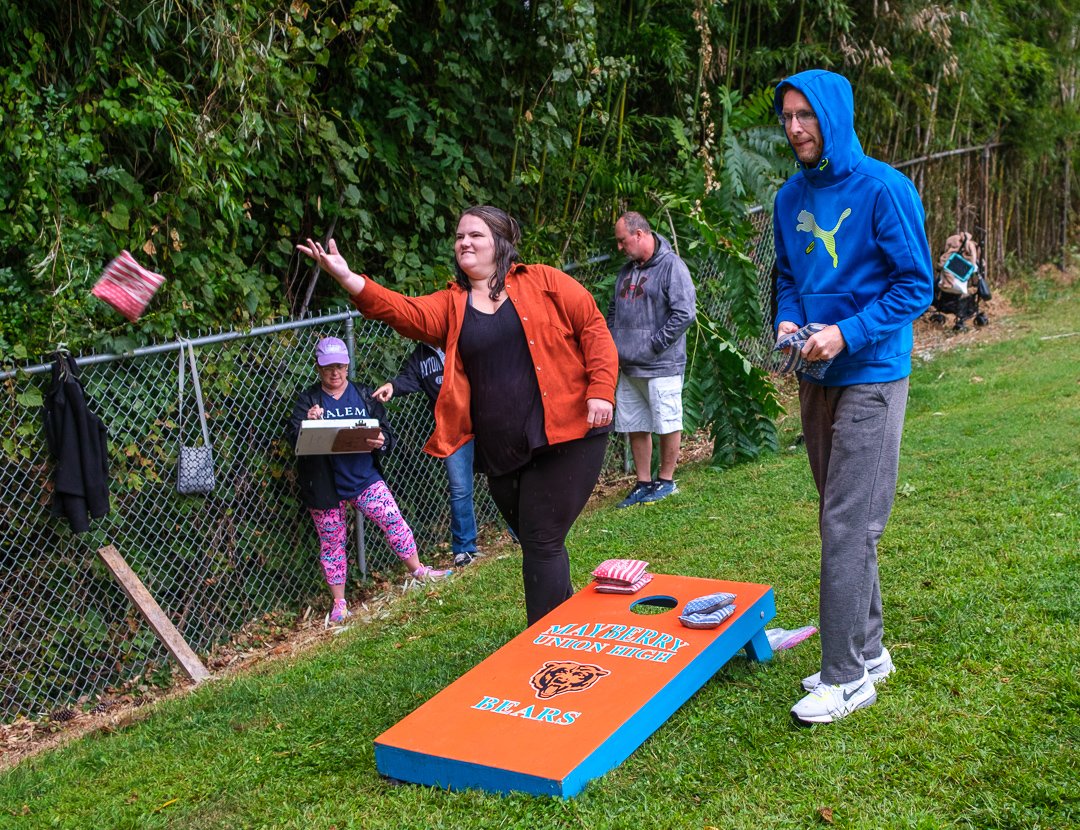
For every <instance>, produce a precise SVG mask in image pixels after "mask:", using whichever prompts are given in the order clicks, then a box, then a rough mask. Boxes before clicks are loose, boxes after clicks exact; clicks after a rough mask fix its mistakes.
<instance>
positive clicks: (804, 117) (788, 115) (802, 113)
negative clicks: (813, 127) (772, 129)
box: [779, 110, 817, 127]
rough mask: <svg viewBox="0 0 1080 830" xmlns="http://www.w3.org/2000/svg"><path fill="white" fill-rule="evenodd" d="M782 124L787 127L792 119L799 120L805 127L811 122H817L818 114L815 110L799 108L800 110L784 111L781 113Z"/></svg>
mask: <svg viewBox="0 0 1080 830" xmlns="http://www.w3.org/2000/svg"><path fill="white" fill-rule="evenodd" d="M779 121H780V126H781V127H786V126H788V125H789V124H790V123H791V122H792V121H798V122H799V123H800V124H802V125H803V126H804V127H805V126H808V125H810V124H816V123H817V114H816V113H815V112H814V111H813V110H799V111H798V112H782V113H780V118H779Z"/></svg>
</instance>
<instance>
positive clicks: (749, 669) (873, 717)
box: [0, 284, 1080, 830]
mask: <svg viewBox="0 0 1080 830" xmlns="http://www.w3.org/2000/svg"><path fill="white" fill-rule="evenodd" d="M1077 294H1078V291H1077V286H1076V285H1075V284H1074V285H1073V286H1072V287H1071V288H1070V287H1067V286H1062V285H1048V286H1040V287H1039V292H1038V296H1039V297H1040V298H1041V299H1040V302H1039V307H1038V309H1037V310H1035V311H1034V312H1033V313H1030V314H1025V315H1024V316H1023V317H1022V318H1020V319H1014V320H1012V321H1005V320H999V321H997V322H996V323H995V325H998V324H1000V325H1001V326H1002V329H999V330H998V331H1002V330H1006V327H1007V330H1008V331H1010V332H1013V333H1014V334H1015V338H1014V339H1010V340H1003V341H1002V342H997V343H988V342H986V341H987V338H984V339H982V340H980V341H977V342H976V343H974V344H973V345H971V346H969V347H964V348H956V349H953V350H950V351H949V352H947V353H944V354H939V355H937V356H936V357H935V358H934V359H933V360H931V361H929V362H927V361H921V362H920V365H918V366H917V368H916V370H915V372H914V374H913V377H912V386H911V400H910V404H909V409H908V417H907V424H906V428H905V437H904V451H903V454H902V458H901V467H900V488H899V495H898V498H897V500H896V505H895V507H894V510H893V516H892V520H891V521H890V523H889V527H888V529H887V530H886V532H885V535H884V536H883V538H882V541H881V545H880V561H881V584H882V596H883V603H884V614H885V631H886V637H887V644H888V646H889V648H890V650H891V651H892V654H893V658H894V660H895V661H896V665H897V672H896V674H895V676H893V677H891V678H890V679H889V681H888V683H887V684H885V685H884V686H883V687H882V688H881V690H880V693H879V696H878V700H877V702H876V703H875V704H874V705H873V706H872V707H870V708H868V709H864V710H860V711H859V712H856V713H854V714H853V715H851V716H850V717H849V718H846V719H844V720H843V721H841V722H839V723H836V724H831V725H827V726H817V727H813V728H810V729H799V728H796V727H795V726H793V725H792V724H791V722H790V720H789V718H788V708H789V707H790V706H791V705H792V704H793V703H794V702H795V701H796V700H797V699H798V697H799V695H801V694H802V692H801V690H800V688H799V680H800V678H802V677H804V676H805V675H807V674H810V673H811V672H813V671H815V670H816V669H817V667H818V659H819V643H818V639H817V638H813V639H811V640H808V641H806V642H805V643H803V644H801V645H799V646H796V647H795V648H793V649H790V650H788V651H783V652H780V653H778V654H777V655H776V656H775V658H774V660H772V661H771V662H769V663H766V664H754V663H750V662H748V661H746V660H745V659H743V658H742V657H741V656H736V657H734V658H732V659H731V660H730V661H729V662H728V663H727V665H726V666H725V667H724V668H722V669H721V670H720V671H718V672H717V673H716V675H715V676H714V677H713V678H712V679H711V680H709V682H708V683H706V684H705V685H704V687H703V688H702V689H701V690H700V691H698V692H697V693H696V694H695V695H694V696H693V697H692V698H691V699H690V700H689V701H687V703H686V704H684V705H683V706H682V707H681V708H680V709H679V710H678V711H677V712H676V713H675V714H674V715H672V717H671V718H669V719H668V720H667V722H665V723H664V724H663V725H661V726H660V727H659V729H658V730H657V731H656V732H655V733H654V734H653V735H652V737H650V738H649V739H648V740H646V741H645V743H644V744H642V745H641V746H640V747H638V748H637V749H636V750H635V751H634V752H633V754H632V755H631V756H630V757H629V758H628V759H627V760H626V761H625V762H624V763H623V764H621V765H620V766H618V767H617V768H616V769H614V770H612V771H611V772H609V773H608V774H607V775H605V776H603V777H601V778H600V779H598V780H596V781H594V782H592V783H590V784H589V785H588V786H587V787H586V789H585V790H584V792H582V793H581V794H580V795H579V796H577V797H576V798H573V799H569V800H565V801H564V800H560V799H552V798H535V797H532V796H524V795H513V796H508V797H501V796H496V795H491V794H488V793H483V792H479V791H465V792H453V793H451V792H445V791H442V790H439V789H436V788H427V787H419V786H411V785H410V786H394V785H393V783H392V782H388V781H386V780H384V779H382V778H380V776H379V775H378V773H377V771H376V769H375V763H374V758H373V751H372V741H373V740H374V739H375V738H376V737H377V736H378V735H379V734H381V733H382V732H383V731H384V730H385V729H387V728H389V727H390V726H392V725H393V724H394V723H396V722H397V721H398V720H399V719H401V718H402V717H404V716H405V715H407V714H408V713H409V712H410V711H412V710H413V709H414V708H416V707H417V706H418V705H420V704H421V703H422V702H424V701H425V700H427V699H428V698H429V697H430V696H432V695H434V694H435V693H437V692H438V691H439V690H440V689H442V688H444V687H445V686H447V685H448V684H449V683H451V682H452V681H453V680H455V679H456V678H458V677H459V676H461V675H462V674H464V673H465V672H466V671H468V670H469V669H471V668H472V667H473V666H474V665H476V664H477V663H479V662H480V661H481V660H483V659H484V658H486V657H487V656H488V655H489V654H490V653H491V652H492V651H494V650H495V649H497V648H498V647H500V646H501V645H503V644H504V643H505V642H506V641H507V640H509V639H510V638H511V637H513V636H515V635H517V634H518V633H520V631H521V628H522V626H523V624H524V614H523V610H522V601H521V566H520V558H519V556H518V555H516V554H515V553H514V552H513V549H512V548H508V549H507V551H506V552H504V554H503V555H496V556H488V557H485V558H484V559H482V560H480V562H479V563H477V564H476V565H474V566H470V569H469V570H467V571H466V572H464V573H463V574H462V575H461V576H460V577H456V578H455V579H454V580H452V581H451V582H450V583H446V584H443V585H440V586H439V587H438V588H436V589H433V590H430V591H427V592H411V593H410V594H409V595H408V596H406V597H404V598H399V599H398V600H396V601H394V602H393V603H392V604H390V605H387V606H380V607H379V608H378V613H376V614H374V615H373V617H374V619H373V620H372V621H371V622H370V624H361V623H358V624H357V625H355V626H354V627H353V628H352V629H350V630H349V631H346V632H345V633H343V634H342V635H341V636H337V637H333V638H330V639H329V640H327V641H326V642H325V643H324V644H323V645H321V646H318V647H316V648H311V649H307V650H305V651H302V652H299V653H294V654H293V655H292V656H290V657H288V658H285V659H282V660H279V661H277V662H274V663H268V664H265V665H263V666H262V668H261V669H259V670H257V671H254V672H249V673H247V674H233V675H232V676H226V677H223V678H221V679H220V680H219V681H217V682H214V683H211V684H204V685H203V686H201V687H200V688H199V689H197V690H195V691H193V692H192V693H191V694H189V695H187V696H185V697H183V698H182V699H174V700H170V701H167V702H164V703H162V704H161V705H159V706H155V707H153V708H152V709H150V710H149V711H147V709H143V710H141V712H142V713H143V715H142V717H138V716H136V717H138V720H137V721H136V722H132V719H131V718H127V719H125V720H123V721H121V722H120V724H119V725H114V726H112V727H110V728H108V729H104V730H102V731H101V732H100V733H98V734H96V735H93V736H89V737H86V738H84V739H82V740H79V741H77V742H73V743H69V744H68V745H66V746H64V747H63V748H61V749H58V750H56V751H53V752H51V753H48V754H43V755H40V756H38V757H36V758H33V759H29V760H26V761H24V762H23V763H22V764H21V765H20V766H19V767H17V768H16V769H14V770H10V771H8V772H6V773H5V774H4V775H2V776H0V806H2V808H3V810H4V812H3V813H2V814H0V815H3V820H0V824H4V826H5V827H7V826H11V827H14V828H27V830H29V828H45V827H63V828H85V827H95V828H96V827H109V828H140V830H141V828H184V830H195V829H196V828H253V829H254V828H302V829H303V830H307V828H316V827H317V828H329V827H337V828H341V829H342V830H344V829H345V828H350V830H352V829H354V828H355V830H361V828H363V830H375V829H376V828H394V830H396V829H397V828H418V827H425V828H426V827H446V828H466V827H467V828H492V830H494V828H499V830H505V828H522V830H547V828H552V830H554V828H560V830H561V829H562V828H568V827H572V828H598V830H599V828H603V830H608V829H609V828H610V830H631V828H633V829H634V830H637V828H642V827H663V828H670V830H701V828H705V827H723V828H727V829H728V830H737V829H739V828H755V830H757V828H763V827H767V828H776V830H788V829H789V828H790V829H791V830H798V829H802V828H812V827H826V826H832V827H836V828H889V830H930V828H980V830H983V829H985V830H992V829H993V828H999V829H1000V830H1017V829H1018V828H1051V827H1053V828H1066V827H1076V826H1077V825H1078V823H1080V812H1078V809H1080V808H1078V804H1077V799H1076V761H1077V740H1078V735H1080V639H1078V638H1077V636H1076V632H1077V626H1078V624H1080V593H1078V592H1077V590H1076V574H1077V567H1078V566H1080V561H1078V553H1080V537H1078V526H1077V523H1076V521H1075V517H1076V515H1077V512H1078V510H1080V457H1078V447H1077V443H1076V441H1075V437H1076V434H1077V431H1078V430H1080V387H1078V386H1077V384H1076V366H1077V362H1078V361H1080V338H1077V337H1074V336H1073V337H1070V336H1068V335H1069V334H1070V333H1075V329H1076V326H1075V312H1074V311H1073V309H1074V308H1075V304H1076V302H1077V301H1080V297H1078V296H1077ZM1033 296H1035V295H1034V294H1033ZM797 423H798V418H797V415H794V414H793V415H791V416H789V417H788V418H787V419H786V420H785V421H784V422H783V424H782V428H783V431H784V435H785V438H786V440H785V444H788V443H790V442H791V441H792V439H793V437H794V432H795V430H796V429H797ZM1017 424H1023V425H1024V427H1023V429H1017V428H1016V425H1017ZM680 476H681V482H680V484H681V487H680V489H681V492H680V493H679V494H677V495H676V496H673V497H672V498H671V499H670V500H666V501H664V502H662V503H660V504H657V505H654V506H652V507H650V508H648V509H646V508H638V509H632V510H615V509H613V507H612V505H613V503H614V501H615V500H616V499H617V498H618V497H619V496H618V495H612V496H610V497H609V498H608V499H607V500H606V501H604V502H603V503H602V504H601V505H600V508H599V509H595V510H590V511H587V512H586V513H585V514H584V515H583V516H582V517H581V519H579V521H578V522H577V523H576V524H575V527H574V532H573V534H572V536H571V539H570V546H571V550H572V552H573V560H572V567H573V576H574V581H575V584H576V585H577V586H579V587H581V586H584V585H585V584H586V583H587V581H588V580H589V578H590V577H589V572H590V571H591V570H592V569H593V568H594V567H595V566H596V565H597V564H598V563H599V562H601V561H602V560H604V559H606V558H608V557H610V556H628V555H629V556H644V557H646V558H647V559H648V560H649V561H650V563H651V565H650V570H654V571H656V572H659V573H679V574H686V575H690V576H697V577H704V578H723V579H732V580H739V581H750V582H760V583H765V584H769V585H771V586H772V587H773V590H774V592H775V595H776V604H777V617H776V620H775V623H776V624H777V625H781V626H784V627H788V628H793V627H796V626H799V625H805V624H808V623H813V622H814V621H815V619H816V615H817V590H816V587H817V578H818V533H817V507H816V505H817V496H816V491H815V489H814V484H813V480H812V477H811V475H810V471H809V468H808V466H807V463H806V458H805V453H804V452H803V451H802V450H801V449H800V448H796V449H794V450H793V451H791V452H783V453H780V454H773V455H771V456H769V457H766V458H763V459H761V460H759V461H757V462H754V463H750V464H744V465H742V466H740V467H739V468H737V469H733V470H728V471H724V472H721V473H718V472H715V471H713V470H711V469H708V468H706V467H704V466H703V465H687V466H686V467H684V468H681V469H680ZM537 749H538V750H542V746H538V747H537ZM5 821H6V823H4V822H5Z"/></svg>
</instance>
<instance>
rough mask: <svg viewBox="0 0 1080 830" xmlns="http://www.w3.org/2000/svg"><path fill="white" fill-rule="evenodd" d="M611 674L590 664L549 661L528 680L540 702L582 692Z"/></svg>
mask: <svg viewBox="0 0 1080 830" xmlns="http://www.w3.org/2000/svg"><path fill="white" fill-rule="evenodd" d="M609 674H611V672H610V671H608V670H607V669H602V668H600V666H594V665H592V664H591V663H573V662H570V661H568V660H549V661H548V662H547V663H544V665H543V666H541V667H540V669H539V670H538V671H537V672H536V674H534V675H533V676H532V677H530V678H529V685H530V686H532V687H533V688H534V689H535V690H536V696H537V697H538V698H540V700H548V699H549V698H553V697H555V695H562V694H566V693H567V692H584V691H585V690H586V689H589V688H591V687H592V686H594V685H596V681H597V680H599V679H600V678H601V677H607V676H608V675H609Z"/></svg>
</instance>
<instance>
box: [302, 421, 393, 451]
mask: <svg viewBox="0 0 1080 830" xmlns="http://www.w3.org/2000/svg"><path fill="white" fill-rule="evenodd" d="M378 435H379V422H378V420H377V419H375V418H357V419H343V420H334V421H303V422H302V423H301V424H300V434H299V435H298V436H297V437H296V454H297V455H342V454H344V453H354V452H371V449H370V448H369V447H368V445H367V439H369V438H376V437H378Z"/></svg>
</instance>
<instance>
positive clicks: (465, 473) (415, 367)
mask: <svg viewBox="0 0 1080 830" xmlns="http://www.w3.org/2000/svg"><path fill="white" fill-rule="evenodd" d="M445 364H446V354H445V353H444V352H443V350H442V349H439V348H436V347H435V346H429V345H428V344H427V343H417V344H416V347H415V348H414V349H413V350H412V352H411V353H410V354H409V357H408V359H407V360H406V361H405V365H404V366H402V367H401V371H400V372H398V374H397V377H395V378H393V379H392V380H388V381H387V382H386V383H384V384H383V385H382V386H380V387H379V388H378V389H376V390H375V391H374V392H373V393H372V395H371V396H372V397H373V398H374V399H375V400H377V401H380V402H382V403H389V402H390V399H391V398H393V397H394V396H397V397H399V398H404V397H405V396H407V395H412V394H413V393H415V392H421V391H422V392H423V393H424V394H425V395H426V396H427V400H428V408H429V409H430V410H431V413H432V415H434V414H435V402H436V401H437V400H438V399H439V391H440V390H441V389H442V382H443V370H444V369H445ZM473 455H474V449H473V442H472V441H466V442H465V443H464V444H462V445H461V447H460V448H459V449H457V450H455V451H454V452H452V453H450V455H448V456H446V458H444V459H443V465H444V466H445V467H446V479H447V481H448V482H449V485H450V546H451V549H452V550H453V553H454V565H455V566H456V567H459V568H462V567H464V566H466V565H468V564H469V563H470V562H472V561H473V559H475V558H476V557H477V556H478V555H479V553H478V551H477V550H476V510H475V509H474V508H473Z"/></svg>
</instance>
